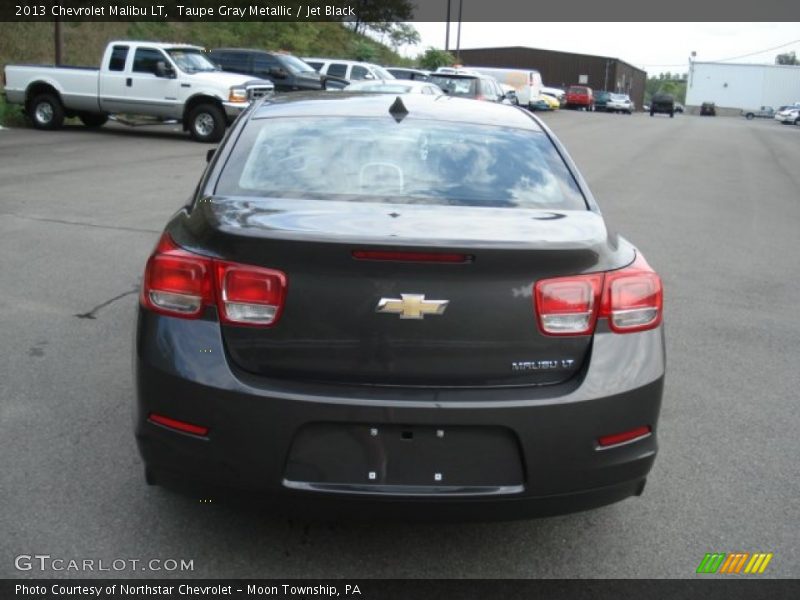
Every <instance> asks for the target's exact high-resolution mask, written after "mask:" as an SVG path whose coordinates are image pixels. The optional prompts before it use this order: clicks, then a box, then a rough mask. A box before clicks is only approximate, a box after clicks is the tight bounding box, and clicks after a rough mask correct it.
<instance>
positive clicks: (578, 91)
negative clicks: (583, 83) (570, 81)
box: [568, 87, 589, 94]
mask: <svg viewBox="0 0 800 600" xmlns="http://www.w3.org/2000/svg"><path fill="white" fill-rule="evenodd" d="M568 93H570V94H588V93H589V92H588V90H587V88H585V87H571V88H569V92H568Z"/></svg>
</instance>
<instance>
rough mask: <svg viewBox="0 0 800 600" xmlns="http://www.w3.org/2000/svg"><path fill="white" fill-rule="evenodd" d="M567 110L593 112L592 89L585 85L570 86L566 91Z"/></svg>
mask: <svg viewBox="0 0 800 600" xmlns="http://www.w3.org/2000/svg"><path fill="white" fill-rule="evenodd" d="M567 108H574V109H579V110H594V95H593V93H592V88H590V87H589V86H586V85H571V86H569V89H568V90H567Z"/></svg>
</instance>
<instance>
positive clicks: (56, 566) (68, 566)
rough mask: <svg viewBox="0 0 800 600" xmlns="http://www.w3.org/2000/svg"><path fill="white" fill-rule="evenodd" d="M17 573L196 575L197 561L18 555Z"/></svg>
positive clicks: (16, 559)
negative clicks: (193, 573) (178, 573)
mask: <svg viewBox="0 0 800 600" xmlns="http://www.w3.org/2000/svg"><path fill="white" fill-rule="evenodd" d="M14 567H15V568H16V569H17V571H34V572H70V573H89V572H104V573H120V572H124V571H128V572H130V571H154V572H162V573H163V572H173V571H194V559H192V560H186V559H183V558H179V559H175V558H148V559H140V558H112V559H105V558H64V557H60V556H51V555H50V554H19V555H18V556H16V557H15V558H14Z"/></svg>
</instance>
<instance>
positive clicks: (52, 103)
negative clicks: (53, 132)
mask: <svg viewBox="0 0 800 600" xmlns="http://www.w3.org/2000/svg"><path fill="white" fill-rule="evenodd" d="M28 117H30V120H31V122H32V123H33V126H34V127H35V128H36V129H60V128H61V126H62V125H63V124H64V107H63V106H62V105H61V101H60V100H59V99H58V96H56V95H55V94H39V95H38V96H36V97H35V98H34V99H33V100H32V101H31V103H30V105H29V107H28Z"/></svg>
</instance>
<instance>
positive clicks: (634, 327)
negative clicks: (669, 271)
mask: <svg viewBox="0 0 800 600" xmlns="http://www.w3.org/2000/svg"><path fill="white" fill-rule="evenodd" d="M663 302H664V300H663V291H662V287H661V278H660V277H659V276H658V274H657V273H656V272H655V271H653V269H651V268H650V265H648V264H647V261H645V259H644V257H643V256H642V255H640V254H637V256H636V260H635V261H634V262H633V264H631V265H630V266H628V267H626V268H624V269H620V270H619V271H610V272H608V273H606V281H605V288H604V289H603V303H602V306H601V307H600V316H601V317H605V318H608V324H609V327H610V328H611V330H612V331H616V332H617V333H627V332H631V331H644V330H645V329H652V328H654V327H657V326H658V325H659V324H660V323H661V316H662V312H663Z"/></svg>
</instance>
